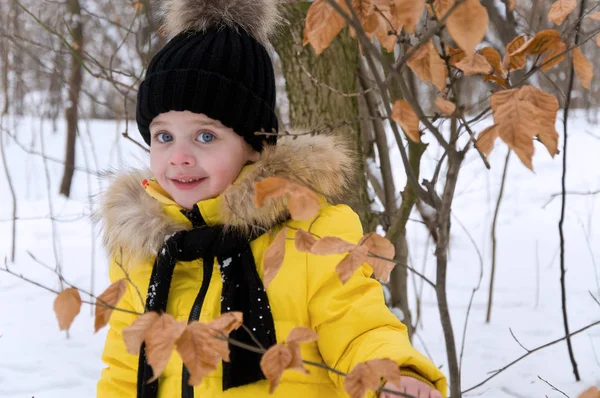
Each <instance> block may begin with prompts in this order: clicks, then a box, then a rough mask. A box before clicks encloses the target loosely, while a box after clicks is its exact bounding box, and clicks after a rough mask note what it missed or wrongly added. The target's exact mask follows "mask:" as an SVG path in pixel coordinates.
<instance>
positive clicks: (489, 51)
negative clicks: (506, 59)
mask: <svg viewBox="0 0 600 398" xmlns="http://www.w3.org/2000/svg"><path fill="white" fill-rule="evenodd" d="M479 53H480V54H481V55H483V56H484V57H485V59H487V61H488V62H489V63H490V65H492V66H493V67H494V71H495V72H496V73H497V74H498V75H500V76H503V77H504V76H506V73H505V72H504V67H503V66H502V60H501V58H500V53H498V51H496V50H495V49H494V48H493V47H489V46H488V47H484V48H482V49H481V50H479Z"/></svg>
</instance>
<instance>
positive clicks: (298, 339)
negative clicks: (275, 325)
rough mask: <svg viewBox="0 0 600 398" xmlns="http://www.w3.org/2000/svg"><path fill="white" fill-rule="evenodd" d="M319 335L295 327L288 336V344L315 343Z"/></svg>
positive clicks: (310, 330) (307, 329) (303, 328)
mask: <svg viewBox="0 0 600 398" xmlns="http://www.w3.org/2000/svg"><path fill="white" fill-rule="evenodd" d="M318 338H319V335H318V334H317V332H315V331H314V330H312V329H309V328H305V327H295V328H293V329H292V330H291V331H290V334H288V337H287V340H286V341H287V342H288V343H310V342H313V341H317V339H318Z"/></svg>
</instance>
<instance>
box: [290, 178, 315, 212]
mask: <svg viewBox="0 0 600 398" xmlns="http://www.w3.org/2000/svg"><path fill="white" fill-rule="evenodd" d="M288 193H289V195H290V199H289V201H288V209H289V211H290V215H291V216H292V220H295V221H308V220H310V219H312V218H313V217H315V216H316V215H317V214H319V211H320V210H321V202H320V201H319V197H318V196H317V195H316V194H315V193H314V192H313V191H311V190H310V189H308V188H307V187H304V186H302V185H300V184H296V183H294V182H290V183H289V184H288Z"/></svg>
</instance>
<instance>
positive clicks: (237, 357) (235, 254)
mask: <svg viewBox="0 0 600 398" xmlns="http://www.w3.org/2000/svg"><path fill="white" fill-rule="evenodd" d="M182 213H183V214H184V215H185V216H186V217H188V218H189V219H190V221H191V222H192V227H193V229H191V230H186V231H180V232H177V233H175V234H173V235H172V236H170V237H169V238H168V239H166V240H165V244H164V245H163V247H162V248H161V249H160V250H159V252H158V255H157V256H156V261H155V262H154V266H153V268H152V276H151V277H150V285H149V286H148V295H147V297H146V312H148V311H157V312H165V311H166V309H167V300H168V297H169V288H170V285H171V279H172V276H173V270H174V269H175V265H176V264H177V262H178V261H193V260H198V259H202V262H203V265H204V272H203V280H202V286H201V287H200V292H199V294H198V296H197V298H196V301H195V302H194V305H193V307H192V311H191V314H190V318H189V321H190V322H191V321H193V320H198V318H199V317H200V311H201V307H202V304H203V302H204V298H205V296H206V291H207V290H208V285H209V283H210V278H211V276H212V270H213V264H214V258H215V257H216V258H217V261H218V263H219V269H220V271H221V278H222V281H223V291H222V296H221V313H225V312H230V311H240V312H242V313H243V314H244V325H245V326H246V327H248V328H249V329H250V330H251V331H252V333H253V334H254V336H255V337H256V338H257V339H258V341H259V342H260V343H261V345H262V346H263V347H264V348H269V347H271V346H272V345H274V344H275V343H276V342H277V341H276V337H275V325H274V323H273V315H272V314H271V307H270V306H269V298H268V297H267V293H266V292H265V289H264V286H263V283H262V280H261V279H260V276H259V275H258V272H257V270H256V264H255V263H254V255H253V254H252V250H251V249H250V242H251V241H252V240H254V239H256V238H257V237H259V236H260V235H262V232H254V233H251V234H250V235H245V236H244V235H242V234H239V233H236V232H233V231H228V232H225V231H224V227H223V226H222V225H216V226H208V225H206V222H205V221H204V219H203V218H202V215H201V214H200V211H199V209H198V206H194V208H193V209H192V210H191V211H185V210H182ZM230 337H231V338H232V339H235V340H238V341H241V342H244V343H246V344H249V345H252V346H255V345H256V343H254V341H253V340H252V338H251V337H250V335H249V334H248V333H247V332H246V331H245V330H244V329H243V328H240V329H238V330H234V331H233V332H231V334H230ZM229 350H230V359H231V362H229V363H227V362H223V391H225V390H227V389H229V388H232V387H239V386H243V385H246V384H250V383H253V382H256V381H258V380H262V379H265V376H264V374H263V373H262V371H261V369H260V360H261V355H260V354H256V353H253V352H250V351H248V350H245V349H242V348H239V347H236V346H232V345H231V344H230V345H229ZM151 378H152V368H151V367H150V366H149V365H148V362H147V359H146V349H145V344H142V348H141V350H140V357H139V368H138V387H137V390H138V392H137V397H138V398H155V397H156V396H157V395H158V380H157V381H154V382H152V383H148V382H147V381H148V380H150V379H151ZM188 379H189V373H188V371H187V369H186V368H185V366H184V369H183V380H182V396H184V397H185V398H192V397H193V396H194V395H193V394H194V393H193V389H192V388H191V387H189V386H188Z"/></svg>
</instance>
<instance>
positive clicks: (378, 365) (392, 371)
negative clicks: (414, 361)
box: [367, 359, 401, 386]
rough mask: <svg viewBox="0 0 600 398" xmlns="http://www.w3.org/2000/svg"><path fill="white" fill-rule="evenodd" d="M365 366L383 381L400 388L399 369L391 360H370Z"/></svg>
mask: <svg viewBox="0 0 600 398" xmlns="http://www.w3.org/2000/svg"><path fill="white" fill-rule="evenodd" d="M367 364H368V365H369V366H370V367H371V368H372V369H373V370H375V372H376V373H377V374H378V375H380V376H381V377H383V378H384V379H385V380H387V381H389V382H392V383H394V384H395V385H397V386H400V384H401V383H400V367H398V364H397V363H396V362H394V361H392V360H391V359H371V360H370V361H367Z"/></svg>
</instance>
